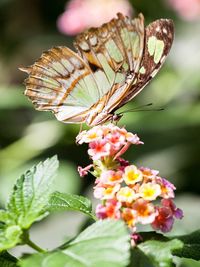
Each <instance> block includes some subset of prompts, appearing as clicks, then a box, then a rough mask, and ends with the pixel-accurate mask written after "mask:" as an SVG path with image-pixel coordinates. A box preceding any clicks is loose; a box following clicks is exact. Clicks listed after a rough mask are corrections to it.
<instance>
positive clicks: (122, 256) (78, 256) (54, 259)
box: [20, 220, 130, 267]
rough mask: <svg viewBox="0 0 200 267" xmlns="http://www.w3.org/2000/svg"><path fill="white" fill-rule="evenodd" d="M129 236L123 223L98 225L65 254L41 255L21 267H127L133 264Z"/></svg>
mask: <svg viewBox="0 0 200 267" xmlns="http://www.w3.org/2000/svg"><path fill="white" fill-rule="evenodd" d="M129 249H130V243H129V235H128V232H127V229H126V227H125V225H124V224H123V223H122V222H121V221H110V220H104V221H98V222H96V223H94V224H93V225H91V226H90V227H88V228H87V229H86V230H85V231H83V232H82V233H81V234H80V235H79V236H78V237H77V238H76V239H74V240H73V241H72V242H71V243H69V244H68V248H67V249H65V250H64V251H63V252H54V253H48V254H38V255H34V256H31V257H30V258H28V259H25V260H22V261H21V263H20V267H35V266H42V267H66V266H70V267H89V266H91V267H94V266H95V267H102V266H103V267H125V266H127V264H128V262H129Z"/></svg>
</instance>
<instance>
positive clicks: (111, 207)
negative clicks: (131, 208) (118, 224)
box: [96, 199, 121, 219]
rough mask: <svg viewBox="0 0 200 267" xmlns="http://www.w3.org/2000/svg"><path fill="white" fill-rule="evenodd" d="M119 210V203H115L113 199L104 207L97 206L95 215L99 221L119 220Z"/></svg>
mask: <svg viewBox="0 0 200 267" xmlns="http://www.w3.org/2000/svg"><path fill="white" fill-rule="evenodd" d="M120 208H121V203H119V202H117V201H116V200H115V199H110V200H108V201H107V202H106V204H105V206H104V205H102V204H99V205H97V207H96V215H97V217H98V218H99V219H106V218H112V219H120V216H121V214H120Z"/></svg>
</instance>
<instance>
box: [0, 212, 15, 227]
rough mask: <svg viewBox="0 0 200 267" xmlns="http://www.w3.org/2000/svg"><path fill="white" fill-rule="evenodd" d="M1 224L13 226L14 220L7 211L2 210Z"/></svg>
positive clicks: (0, 214) (0, 215) (0, 213)
mask: <svg viewBox="0 0 200 267" xmlns="http://www.w3.org/2000/svg"><path fill="white" fill-rule="evenodd" d="M0 222H3V223H5V224H8V225H9V224H13V218H12V216H11V215H10V214H9V212H7V211H6V210H0Z"/></svg>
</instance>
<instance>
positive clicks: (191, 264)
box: [178, 258, 200, 267]
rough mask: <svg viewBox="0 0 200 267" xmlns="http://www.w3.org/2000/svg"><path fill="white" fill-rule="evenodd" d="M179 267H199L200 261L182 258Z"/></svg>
mask: <svg viewBox="0 0 200 267" xmlns="http://www.w3.org/2000/svg"><path fill="white" fill-rule="evenodd" d="M178 266H179V267H200V261H195V260H192V259H185V258H182V259H181V262H179V265H178Z"/></svg>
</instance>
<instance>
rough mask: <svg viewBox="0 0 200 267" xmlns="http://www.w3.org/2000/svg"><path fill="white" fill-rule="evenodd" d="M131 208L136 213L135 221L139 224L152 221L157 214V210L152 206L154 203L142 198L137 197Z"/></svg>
mask: <svg viewBox="0 0 200 267" xmlns="http://www.w3.org/2000/svg"><path fill="white" fill-rule="evenodd" d="M133 209H134V210H135V211H136V213H137V221H138V222H140V223H141V224H149V223H152V222H153V221H154V220H155V217H156V216H157V211H156V209H155V208H154V205H153V204H151V203H149V202H148V201H146V200H144V199H142V198H141V199H138V200H137V201H136V202H135V203H134V204H133Z"/></svg>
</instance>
